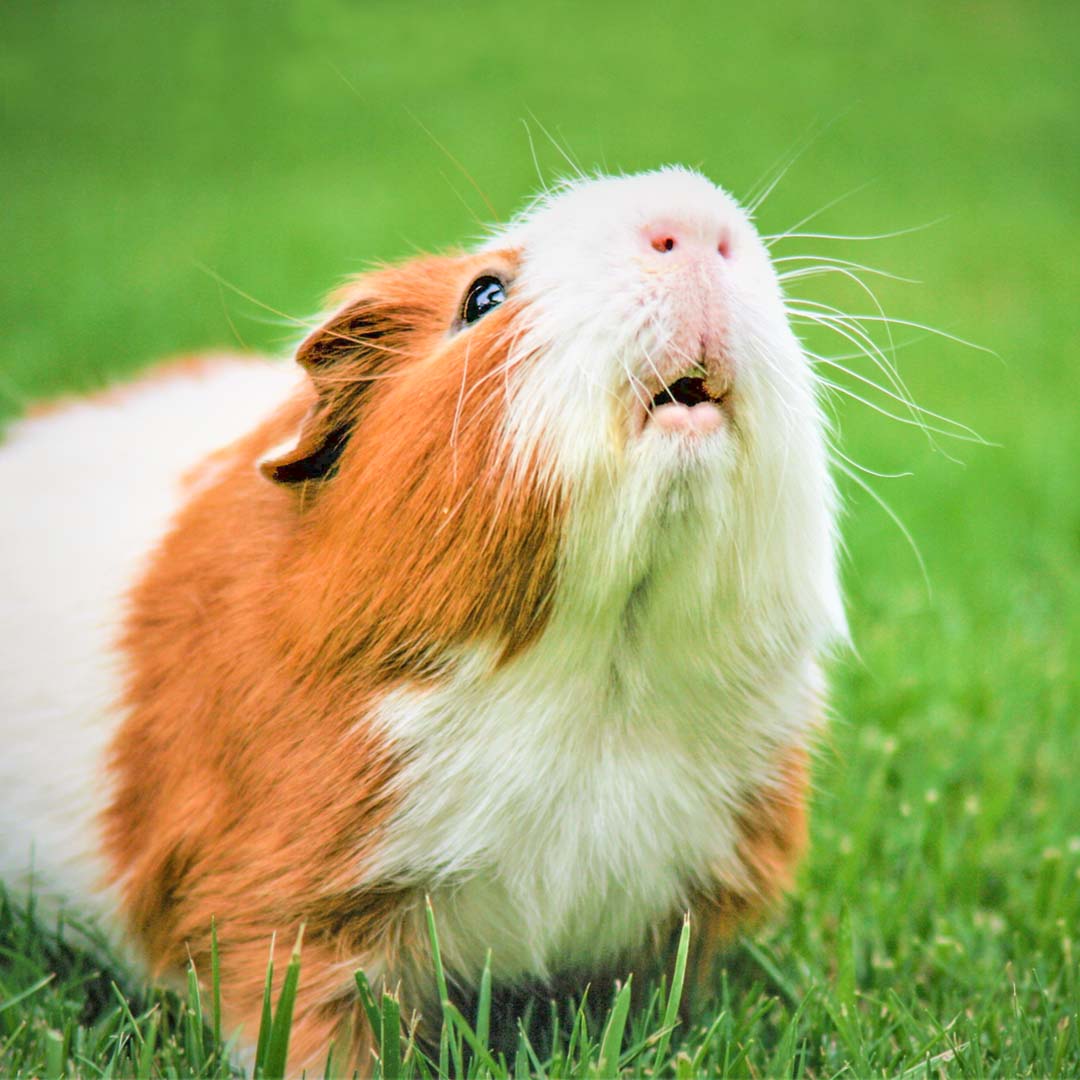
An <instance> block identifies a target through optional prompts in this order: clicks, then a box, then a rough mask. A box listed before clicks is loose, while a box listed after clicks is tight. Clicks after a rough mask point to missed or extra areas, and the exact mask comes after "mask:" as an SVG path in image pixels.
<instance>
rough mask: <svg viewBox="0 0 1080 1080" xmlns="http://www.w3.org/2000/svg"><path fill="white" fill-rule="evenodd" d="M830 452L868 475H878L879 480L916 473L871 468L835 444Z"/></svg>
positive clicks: (900, 477)
mask: <svg viewBox="0 0 1080 1080" xmlns="http://www.w3.org/2000/svg"><path fill="white" fill-rule="evenodd" d="M829 453H830V454H835V455H836V456H837V457H840V458H843V459H844V461H846V462H847V463H848V464H849V465H850V466H851V467H852V468H855V469H858V470H859V472H864V473H866V475H867V476H876V477H877V478H878V479H879V480H903V479H904V478H905V477H908V476H914V475H915V474H914V473H913V472H911V471H910V470H908V471H906V472H878V471H877V469H871V468H869V467H867V466H866V465H860V464H859V463H858V462H857V461H856V460H855V459H854V458H850V457H848V456H847V454H845V453H843V452H842V451H841V450H837V448H836V447H835V446H830V447H829Z"/></svg>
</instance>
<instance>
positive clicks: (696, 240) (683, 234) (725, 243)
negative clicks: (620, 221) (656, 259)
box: [645, 223, 731, 259]
mask: <svg viewBox="0 0 1080 1080" xmlns="http://www.w3.org/2000/svg"><path fill="white" fill-rule="evenodd" d="M645 238H646V240H647V241H648V243H649V246H650V247H651V248H652V249H653V251H656V252H659V253H660V254H661V255H669V254H671V253H672V252H674V251H686V250H688V249H690V250H697V251H703V250H711V251H715V252H716V253H717V254H718V255H720V256H721V257H722V258H724V259H726V258H728V256H729V255H730V254H731V238H730V236H729V235H728V233H727V230H726V229H722V230H715V229H709V230H701V229H690V228H680V227H677V226H674V225H672V224H671V223H657V224H654V225H651V226H648V227H647V228H646V229H645Z"/></svg>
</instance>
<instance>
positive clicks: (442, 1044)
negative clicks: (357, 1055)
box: [424, 896, 464, 1076]
mask: <svg viewBox="0 0 1080 1080" xmlns="http://www.w3.org/2000/svg"><path fill="white" fill-rule="evenodd" d="M424 908H425V912H426V914H427V926H428V937H429V938H430V939H431V958H432V962H433V963H434V964H435V981H436V983H437V985H438V988H439V1002H440V1004H441V1005H442V1009H443V1026H442V1032H441V1034H440V1037H439V1069H440V1070H441V1071H442V1072H443V1073H445V1072H446V1070H447V1067H448V1065H449V1062H448V1061H447V1060H444V1057H445V1056H446V1051H447V1049H449V1054H450V1056H452V1057H453V1059H454V1075H455V1076H462V1075H463V1074H464V1068H463V1064H462V1055H461V1043H460V1041H459V1040H457V1039H455V1038H453V1024H452V1023H450V1022H449V1021H448V1017H447V1014H446V1006H447V1005H448V1004H449V1002H450V992H449V991H448V990H447V986H446V972H445V970H444V969H443V962H442V951H441V950H440V949H439V935H438V933H437V931H436V929H435V909H434V908H433V907H432V906H431V897H430V896H425V897H424Z"/></svg>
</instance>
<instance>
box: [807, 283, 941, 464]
mask: <svg viewBox="0 0 1080 1080" xmlns="http://www.w3.org/2000/svg"><path fill="white" fill-rule="evenodd" d="M808 303H813V304H814V306H815V307H821V308H825V309H826V311H833V312H837V311H838V309H836V308H832V307H831V305H828V304H817V303H814V302H813V301H808ZM788 310H789V312H793V313H794V314H795V317H796V318H797V319H799V318H801V319H809V320H810V322H811V323H813V324H816V325H818V326H822V327H824V328H826V329H829V330H832V331H833V332H834V333H835V334H837V335H839V336H840V337H842V338H844V340H845V341H848V342H849V343H850V344H852V345H854V346H855V348H856V349H862V355H863V356H865V357H866V358H867V359H868V360H870V361H871V363H873V364H874V365H875V366H876V367H877V368H878V369H879V370H880V371H881V372H882V374H884V376H885V377H886V378H887V379H888V380H889V382H890V383H891V384H892V386H893V388H894V389H895V390H896V392H897V393H898V394H899V395H900V397H901V398H902V399H903V401H904V403H905V404H906V405H907V407H908V410H909V411H910V412H911V413H912V415H913V416H914V403H915V398H914V395H913V394H912V393H911V391H910V390H909V389H908V388H907V385H906V384H905V382H904V380H903V379H902V378H901V376H900V372H899V371H898V370H897V368H896V366H895V365H894V364H893V363H891V362H890V360H889V359H888V357H887V356H886V355H885V353H884V352H882V350H881V348H880V347H879V346H878V344H877V342H876V341H874V339H873V338H872V337H871V336H870V335H869V334H868V333H867V332H866V330H865V328H863V327H862V326H860V325H858V324H857V323H856V324H854V325H853V324H852V323H851V322H849V321H847V317H846V316H844V315H842V314H837V315H828V314H825V313H824V312H809V311H801V312H800V311H796V310H795V309H792V308H788ZM959 426H962V425H959ZM931 442H932V440H931Z"/></svg>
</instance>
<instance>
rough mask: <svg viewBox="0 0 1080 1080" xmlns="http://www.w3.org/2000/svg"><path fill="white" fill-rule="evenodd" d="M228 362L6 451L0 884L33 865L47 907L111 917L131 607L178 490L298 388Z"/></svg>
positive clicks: (63, 412) (34, 425) (24, 435)
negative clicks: (109, 802) (109, 758)
mask: <svg viewBox="0 0 1080 1080" xmlns="http://www.w3.org/2000/svg"><path fill="white" fill-rule="evenodd" d="M296 382H297V372H296V370H295V369H294V368H292V367H291V366H285V365H270V364H264V363H260V362H254V361H251V360H224V359H223V360H222V362H221V363H220V364H215V365H213V366H211V367H208V368H207V369H206V370H205V372H204V373H201V374H195V375H193V374H191V373H185V372H183V371H177V372H175V373H167V374H166V375H165V376H163V377H159V378H156V379H150V380H148V381H147V382H145V383H142V384H136V385H134V386H133V387H131V388H129V389H125V390H123V391H118V392H115V391H114V392H112V393H108V394H105V395H102V396H100V397H99V398H96V399H90V400H87V401H83V402H79V403H77V404H72V405H69V406H64V407H60V408H58V409H56V410H55V411H51V412H48V413H45V414H43V415H41V416H39V417H32V418H29V419H26V420H23V421H20V422H18V423H16V424H14V425H13V426H12V427H11V428H10V430H9V431H8V432H7V433H6V436H5V438H4V441H3V444H2V445H0V488H2V489H3V491H4V498H5V501H6V505H7V508H8V510H7V513H6V514H5V518H4V527H3V529H0V567H2V569H3V579H2V589H3V595H2V599H0V878H2V879H3V881H4V882H5V884H7V885H8V886H9V887H14V888H15V889H16V890H19V891H21V890H22V889H25V887H26V886H27V884H28V881H29V877H30V872H31V867H33V877H34V890H35V893H36V894H37V896H38V898H39V899H40V900H43V901H45V902H46V903H47V904H50V905H51V904H54V903H59V902H63V901H68V902H72V903H74V904H75V905H76V906H77V908H78V909H79V910H81V912H82V913H86V914H100V915H104V916H106V922H108V917H109V916H110V915H112V914H114V912H113V906H114V905H113V902H112V899H111V898H110V897H109V896H108V895H107V894H105V893H103V892H102V890H101V884H102V880H103V877H104V869H105V868H104V864H103V862H102V859H101V855H100V852H99V835H98V828H97V823H96V817H97V815H98V814H99V813H100V811H101V810H102V808H103V807H104V805H105V801H106V798H107V795H108V791H107V787H106V773H105V767H104V760H103V756H104V753H105V749H106V746H107V744H108V742H109V739H110V737H111V734H112V732H113V731H114V730H115V729H116V726H117V725H118V724H119V722H120V712H119V710H118V709H117V707H116V703H117V701H118V698H119V691H120V685H119V672H118V670H117V667H118V663H117V656H116V652H115V639H116V635H117V633H118V627H119V622H120V618H121V614H122V610H123V600H124V595H125V593H126V592H127V590H128V588H129V587H130V586H131V584H132V583H133V582H134V581H135V580H136V579H137V577H138V574H139V572H140V571H141V570H142V568H143V567H144V565H145V561H146V557H147V555H148V554H149V552H150V551H151V550H152V549H153V548H154V547H155V546H156V544H157V543H158V541H159V540H160V539H161V537H162V534H163V533H164V531H165V529H166V527H167V525H168V522H169V519H170V518H171V516H172V514H173V513H174V511H175V510H176V508H177V506H178V505H179V500H180V498H181V490H180V488H181V478H182V477H183V475H184V473H185V472H186V471H187V470H188V469H190V468H191V467H192V466H193V465H195V464H196V463H197V462H199V461H200V460H201V459H202V458H204V457H206V455H207V454H209V453H210V452H211V451H213V450H215V449H217V448H218V447H221V446H223V445H225V444H227V443H229V442H232V441H233V440H234V439H235V438H236V437H238V436H239V435H241V434H243V433H244V432H245V431H246V430H248V429H250V428H251V427H252V426H253V425H254V423H255V421H256V420H258V419H260V418H261V417H263V416H265V415H266V414H267V413H268V412H269V411H270V410H271V409H272V408H273V407H274V406H275V405H276V404H278V403H279V402H280V401H281V400H282V399H283V398H284V397H285V395H286V394H287V393H288V391H289V388H291V387H293V386H295V385H296Z"/></svg>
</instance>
